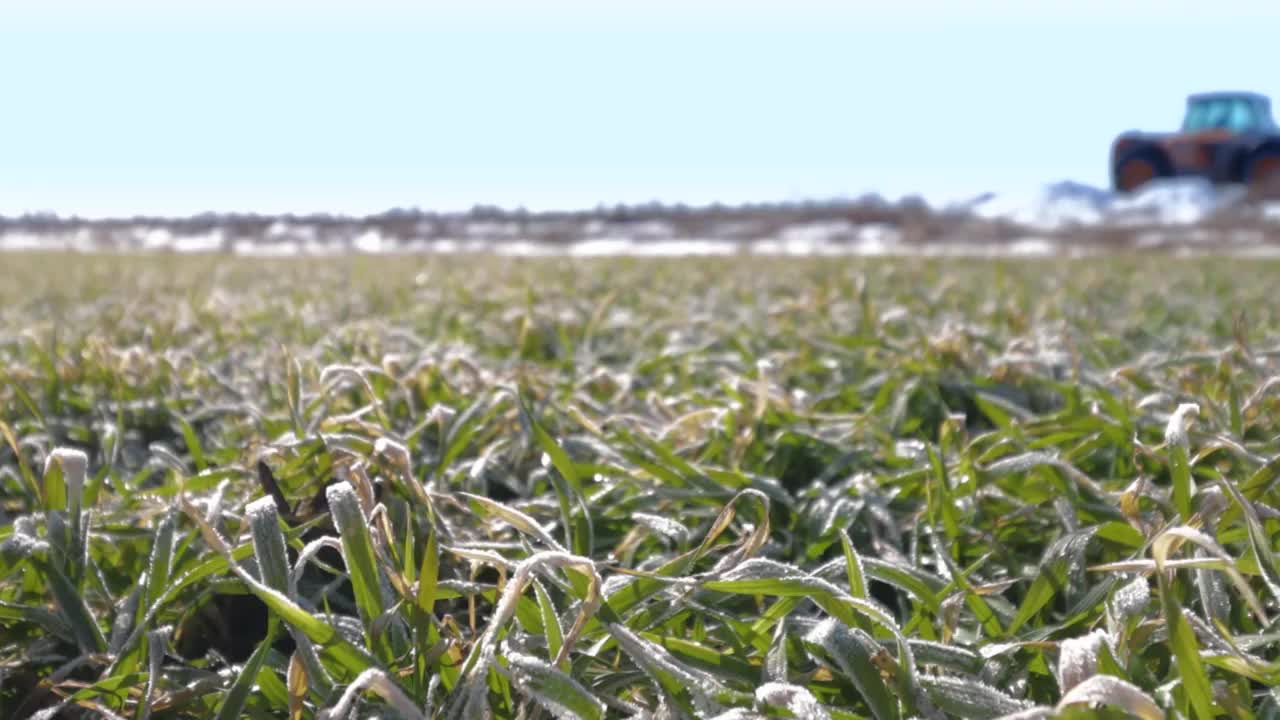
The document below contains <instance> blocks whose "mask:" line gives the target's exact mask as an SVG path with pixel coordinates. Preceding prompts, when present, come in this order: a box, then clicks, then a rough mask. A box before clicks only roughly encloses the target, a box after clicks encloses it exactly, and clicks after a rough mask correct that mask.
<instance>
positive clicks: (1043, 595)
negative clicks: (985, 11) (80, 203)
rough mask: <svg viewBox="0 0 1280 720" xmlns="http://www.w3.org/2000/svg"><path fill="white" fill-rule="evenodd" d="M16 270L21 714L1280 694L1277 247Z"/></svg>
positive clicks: (3, 414)
mask: <svg viewBox="0 0 1280 720" xmlns="http://www.w3.org/2000/svg"><path fill="white" fill-rule="evenodd" d="M4 262H5V265H4V267H3V270H0V280H2V281H3V282H0V493H2V494H3V498H2V499H3V505H2V506H0V513H2V517H0V522H3V529H2V530H0V542H2V543H3V552H2V553H0V710H3V712H0V716H3V717H6V718H7V717H28V716H30V715H31V714H33V713H41V714H39V715H37V716H38V717H53V716H54V713H56V712H57V711H58V709H62V711H63V712H62V714H61V715H58V717H126V718H144V719H145V718H168V717H191V718H209V717H217V718H234V717H250V718H268V717H327V718H336V717H374V716H377V717H396V716H399V717H403V718H422V717H430V718H464V717H465V718H471V717H483V716H484V715H485V714H486V713H487V714H489V715H490V716H492V717H496V718H516V717H520V718H537V717H542V718H550V717H555V718H577V717H588V718H595V717H651V718H659V717H708V718H710V717H720V718H758V717H804V718H876V719H877V720H884V719H885V718H908V717H926V718H936V717H956V718H982V717H1000V716H1016V717H1026V718H1031V717H1054V716H1058V717H1083V716H1086V715H1088V716H1090V717H1098V716H1106V717H1126V716H1133V715H1136V716H1138V717H1144V718H1159V717H1178V716H1181V717H1187V718H1191V717H1200V718H1204V717H1213V716H1222V717H1232V718H1265V717H1275V716H1276V715H1277V713H1278V712H1280V709H1278V705H1277V697H1276V696H1275V695H1273V694H1272V691H1271V687H1272V686H1273V685H1275V684H1276V683H1277V681H1280V652H1277V648H1276V640H1277V639H1280V634H1277V629H1276V628H1275V621H1276V618H1278V617H1280V564H1278V563H1277V558H1276V554H1275V549H1276V538H1275V536H1276V533H1277V531H1280V512H1278V508H1280V490H1278V489H1277V481H1280V397H1277V392H1276V391H1277V390H1278V389H1280V387H1278V386H1280V349H1278V348H1280V305H1278V304H1277V303H1276V302H1275V298H1276V290H1275V287H1276V286H1275V278H1276V277H1278V275H1277V272H1276V271H1277V269H1280V268H1278V267H1277V266H1276V265H1275V264H1267V263H1247V262H1243V261H1222V260H1207V259H1206V260H1197V261H1178V260H1173V259H1168V258H1159V257H1156V256H1150V257H1141V256H1125V257H1116V258H1105V259H1104V258H1092V259H1089V260H1087V261H1062V260H1034V261H1032V260H1028V261H1005V262H981V261H961V260H955V259H947V260H875V261H867V260H853V259H847V260H846V259H832V258H822V259H813V260H804V259H788V260H777V259H758V258H757V259H751V258H711V259H700V260H673V259H668V260H654V259H648V260H635V259H630V260H628V259H593V260H576V261H575V260H567V259H563V258H557V259H535V260H530V259H524V260H521V259H513V258H508V259H500V258H487V257H448V258H426V259H416V258H383V259H376V258H364V259H347V260H342V259H336V258H335V259H326V260H306V259H295V260H280V261H270V260H243V259H241V260H235V259H229V258H183V257H176V256H149V257H133V258H130V257H123V256H115V257H82V256H70V257H55V256H43V257H42V256H36V255H12V256H6V257H5V258H4ZM1099 702H1100V703H1105V704H1107V705H1106V708H1105V709H1104V710H1101V711H1099V710H1096V709H1093V710H1091V709H1090V707H1091V705H1090V704H1091V703H1099ZM1090 713H1092V714H1090ZM1126 713H1130V714H1131V715H1127V714H1126Z"/></svg>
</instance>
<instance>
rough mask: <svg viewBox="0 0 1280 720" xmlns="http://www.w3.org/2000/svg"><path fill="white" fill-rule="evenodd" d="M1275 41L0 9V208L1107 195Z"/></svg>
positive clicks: (1008, 12)
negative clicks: (1192, 96)
mask: <svg viewBox="0 0 1280 720" xmlns="http://www.w3.org/2000/svg"><path fill="white" fill-rule="evenodd" d="M24 5H25V7H24ZM1115 8H1120V9H1115ZM1277 28H1280V3H1265V2H1257V3H1246V2H1236V1H1233V0H1216V1H1215V2H1211V3H1210V2H1194V3H1193V2H1180V1H1178V0H1165V1H1164V2H1155V1H1153V0H1126V1H1124V2H1121V1H1120V0H1108V1H1103V0H1079V1H1077V2H1070V1H1068V0H1063V1H1062V2H1047V1H1046V2H1033V1H1032V0H1023V1H1022V2H1013V1H1011V0H1006V1H998V0H966V1H964V2H954V1H953V2H943V1H942V0H935V1H933V2H930V1H927V0H901V1H897V2H895V0H885V1H884V2H863V1H861V0H859V1H857V2H839V3H837V2H831V1H827V2H822V1H819V0H779V1H778V2H774V3H765V2H752V1H751V0H738V1H737V2H730V1H727V0H706V1H705V2H697V1H696V0H684V1H683V2H677V1H676V0H648V1H647V2H605V1H604V0H596V1H595V2H585V1H582V0H578V1H573V0H549V1H548V2H535V1H534V0H525V1H524V2H514V1H509V2H503V1H501V0H472V1H470V2H457V3H445V2H439V1H433V2H419V3H407V2H391V1H389V0H365V1H364V2H350V3H338V2H325V1H324V0H315V1H313V2H297V1H292V0H291V1H284V2H275V3H271V2H266V1H260V2H249V1H248V0H224V2H217V3H215V2H185V3H160V2H154V1H153V2H146V1H143V0H133V1H130V0H124V1H121V2H106V1H105V0H99V2H74V1H72V0H30V2H23V3H19V2H17V0H5V2H4V3H3V4H0V92H2V95H0V98H3V101H2V102H0V213H3V214H8V215H12V214H16V213H19V212H22V211H25V210H53V211H56V212H59V213H63V214H70V213H79V214H82V215H88V216H102V215H119V214H132V213H161V214H187V213H193V212H200V211H203V210H215V211H235V210H244V211H259V212H285V211H291V212H310V211H334V212H349V213H365V212H377V211H380V210H383V209H386V208H388V207H392V206H406V207H407V206H414V205H416V206H419V207H422V208H436V209H455V208H466V207H469V206H471V205H472V204H475V203H485V204H497V205H502V206H506V207H515V206H518V205H524V206H526V207H528V208H558V207H591V206H594V205H596V204H597V203H601V202H603V203H616V202H646V201H649V200H654V199H656V200H661V201H665V202H676V201H683V202H687V203H693V204H701V203H706V202H711V201H717V200H718V201H723V202H731V203H732V202H740V201H746V200H752V201H758V200H787V199H798V198H806V197H812V198H827V197H834V196H856V195H860V194H862V193H864V192H879V193H881V194H883V195H885V196H886V197H889V198H897V197H900V196H902V195H906V194H913V193H920V194H923V195H925V196H926V197H928V198H930V199H935V200H946V199H951V198H960V197H962V196H967V195H976V194H978V193H982V192H984V191H988V190H994V191H997V192H1009V191H1015V190H1019V189H1021V190H1025V189H1026V188H1034V187H1035V186H1038V185H1039V184H1042V183H1047V182H1052V181H1056V180H1060V179H1073V180H1077V181H1081V182H1087V183H1092V184H1098V185H1102V184H1105V183H1106V155H1107V145H1108V143H1109V141H1110V139H1111V137H1112V135H1113V134H1114V133H1116V132H1117V131H1120V130H1124V129H1126V128H1129V127H1142V128H1146V129H1162V128H1169V127H1172V126H1174V125H1176V123H1177V122H1178V121H1179V119H1180V115H1181V112H1182V105H1183V102H1184V99H1185V95H1186V94H1187V93H1189V92H1193V91H1197V90H1204V89H1217V88H1240V89H1250V90H1258V91H1261V92H1266V93H1269V94H1273V95H1277V96H1280V65H1277V57H1278V56H1277V49H1278V48H1280V45H1277V42H1276V40H1275V37H1276V35H1275V33H1276V30H1277ZM1277 101H1278V103H1280V97H1277Z"/></svg>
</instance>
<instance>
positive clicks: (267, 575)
mask: <svg viewBox="0 0 1280 720" xmlns="http://www.w3.org/2000/svg"><path fill="white" fill-rule="evenodd" d="M245 515H246V516H247V517H248V518H249V530H250V533H251V537H252V540H253V553H254V557H255V558H257V561H258V572H259V573H260V574H261V575H262V578H261V579H262V582H263V583H264V584H265V585H266V586H267V587H269V588H271V589H273V590H275V591H277V592H280V593H284V594H286V595H288V594H289V557H288V555H287V554H286V553H285V546H284V533H282V532H281V531H280V512H279V508H277V507H276V502H275V500H273V499H272V498H271V496H270V495H264V496H262V497H260V498H258V499H257V500H254V501H253V502H251V503H249V504H248V505H247V506H245Z"/></svg>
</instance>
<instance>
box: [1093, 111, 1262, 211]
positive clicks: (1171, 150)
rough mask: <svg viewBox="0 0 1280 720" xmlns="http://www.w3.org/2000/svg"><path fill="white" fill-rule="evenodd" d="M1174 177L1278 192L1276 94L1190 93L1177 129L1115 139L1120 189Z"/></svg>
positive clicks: (1114, 172)
mask: <svg viewBox="0 0 1280 720" xmlns="http://www.w3.org/2000/svg"><path fill="white" fill-rule="evenodd" d="M1174 177H1202V178H1205V179H1207V180H1209V181H1211V182H1213V183H1215V184H1230V185H1247V186H1248V187H1249V188H1250V190H1251V191H1261V192H1267V191H1271V192H1274V191H1275V189H1276V188H1277V186H1278V185H1280V183H1278V181H1280V126H1277V124H1276V121H1275V119H1274V117H1273V116H1272V114H1271V100H1270V99H1269V98H1268V97H1266V96H1265V95H1261V94H1258V93H1252V92H1212V93H1197V94H1194V95H1191V96H1189V97H1188V98H1187V107H1186V114H1185V115H1184V116H1183V120H1182V127H1181V129H1179V130H1178V131H1177V132H1163V133H1151V132H1141V131H1136V130H1131V131H1128V132H1124V133H1121V134H1120V135H1119V136H1118V137H1117V138H1116V139H1115V140H1114V141H1113V142H1112V143H1111V185H1112V187H1113V188H1114V189H1115V190H1117V191H1119V192H1133V191H1134V190H1137V189H1139V188H1141V187H1142V186H1143V185H1145V184H1147V183H1149V182H1151V181H1153V180H1161V179H1164V178H1174Z"/></svg>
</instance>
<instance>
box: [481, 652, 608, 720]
mask: <svg viewBox="0 0 1280 720" xmlns="http://www.w3.org/2000/svg"><path fill="white" fill-rule="evenodd" d="M503 657H504V658H505V659H506V661H507V663H508V667H509V670H508V672H509V673H510V675H511V677H512V679H513V680H514V681H515V685H516V687H517V688H518V689H520V690H521V691H523V692H524V693H526V694H528V695H529V696H531V697H532V698H533V699H534V701H535V702H537V703H538V704H539V705H541V706H542V707H544V708H546V709H547V710H548V711H550V712H551V714H552V715H554V716H555V717H557V718H561V719H563V720H568V719H569V718H580V719H582V720H598V719H599V718H603V717H605V711H606V706H605V704H604V702H603V701H601V700H600V699H599V698H597V697H596V696H595V695H592V694H591V692H590V691H589V690H587V688H585V687H583V686H582V685H581V684H580V683H579V682H578V681H577V680H574V679H573V678H572V677H570V676H569V675H567V674H565V673H564V672H563V671H561V670H558V669H556V668H555V667H553V666H552V665H550V664H549V663H547V662H546V661H545V660H542V659H540V658H536V657H533V656H531V655H525V654H523V653H518V652H513V651H510V650H509V651H507V652H506V653H504V654H503Z"/></svg>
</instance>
